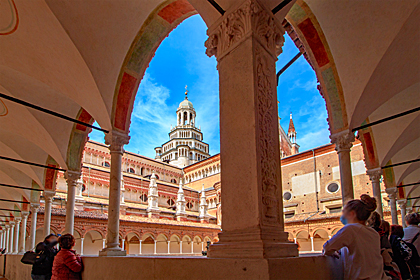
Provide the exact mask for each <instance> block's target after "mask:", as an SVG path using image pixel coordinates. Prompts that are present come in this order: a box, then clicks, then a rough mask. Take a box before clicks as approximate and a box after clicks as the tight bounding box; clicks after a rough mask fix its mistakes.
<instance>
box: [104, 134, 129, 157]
mask: <svg viewBox="0 0 420 280" xmlns="http://www.w3.org/2000/svg"><path fill="white" fill-rule="evenodd" d="M129 141H130V136H128V135H127V134H125V133H121V132H118V131H115V130H114V131H112V132H110V133H108V134H107V135H105V144H107V145H109V150H110V151H111V153H113V152H114V153H120V154H123V153H124V145H126V144H128V142H129Z"/></svg>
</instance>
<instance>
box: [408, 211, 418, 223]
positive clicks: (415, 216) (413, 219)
mask: <svg viewBox="0 0 420 280" xmlns="http://www.w3.org/2000/svg"><path fill="white" fill-rule="evenodd" d="M405 221H406V222H407V224H408V225H418V224H419V223H420V216H419V214H417V213H411V214H408V215H406V216H405Z"/></svg>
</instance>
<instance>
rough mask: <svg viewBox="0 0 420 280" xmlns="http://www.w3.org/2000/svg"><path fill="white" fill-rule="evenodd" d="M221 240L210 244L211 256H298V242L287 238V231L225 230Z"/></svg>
mask: <svg viewBox="0 0 420 280" xmlns="http://www.w3.org/2000/svg"><path fill="white" fill-rule="evenodd" d="M219 238H220V241H219V242H217V243H215V244H212V245H210V247H209V249H208V254H207V256H208V257H209V258H247V259H249V258H254V259H259V258H264V259H268V258H286V257H298V256H299V251H298V246H297V244H295V243H293V242H290V241H288V240H287V232H278V231H273V232H269V233H263V232H262V231H261V230H256V229H252V230H247V231H238V232H223V233H220V234H219Z"/></svg>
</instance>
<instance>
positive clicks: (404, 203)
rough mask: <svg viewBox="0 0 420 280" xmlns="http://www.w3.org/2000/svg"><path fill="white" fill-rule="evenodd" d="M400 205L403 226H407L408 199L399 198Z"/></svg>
mask: <svg viewBox="0 0 420 280" xmlns="http://www.w3.org/2000/svg"><path fill="white" fill-rule="evenodd" d="M398 206H399V207H400V211H401V220H402V226H403V228H406V227H407V224H406V223H405V219H404V218H405V215H407V211H406V207H407V200H406V199H400V200H398Z"/></svg>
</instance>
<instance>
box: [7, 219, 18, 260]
mask: <svg viewBox="0 0 420 280" xmlns="http://www.w3.org/2000/svg"><path fill="white" fill-rule="evenodd" d="M15 224H16V222H15V221H10V222H9V225H10V233H9V250H8V251H9V254H12V253H13V242H14V233H15Z"/></svg>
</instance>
